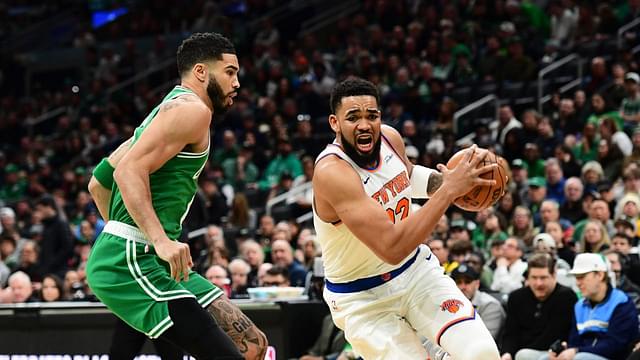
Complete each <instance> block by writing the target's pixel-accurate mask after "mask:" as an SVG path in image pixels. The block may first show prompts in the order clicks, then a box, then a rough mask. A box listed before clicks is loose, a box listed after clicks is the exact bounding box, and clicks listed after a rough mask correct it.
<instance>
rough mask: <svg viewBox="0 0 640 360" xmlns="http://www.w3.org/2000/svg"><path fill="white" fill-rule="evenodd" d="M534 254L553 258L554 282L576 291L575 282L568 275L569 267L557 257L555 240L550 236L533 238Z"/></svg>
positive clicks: (542, 234) (544, 235) (541, 234)
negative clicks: (554, 264) (547, 255)
mask: <svg viewBox="0 0 640 360" xmlns="http://www.w3.org/2000/svg"><path fill="white" fill-rule="evenodd" d="M533 244H534V248H533V251H534V253H543V254H549V256H551V257H552V258H553V261H554V262H555V263H556V269H555V273H556V280H557V281H558V283H559V284H560V285H564V286H566V287H568V288H571V289H573V290H577V289H578V288H577V287H576V283H575V280H574V279H573V277H572V276H570V275H569V271H571V265H569V263H568V262H566V261H565V260H564V259H562V258H560V257H558V250H557V245H556V240H555V239H554V238H553V237H552V236H551V234H547V233H540V234H538V235H536V237H535V238H533Z"/></svg>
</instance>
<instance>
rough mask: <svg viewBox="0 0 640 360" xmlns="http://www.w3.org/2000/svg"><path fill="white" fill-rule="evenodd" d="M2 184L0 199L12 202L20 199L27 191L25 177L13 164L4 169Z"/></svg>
mask: <svg viewBox="0 0 640 360" xmlns="http://www.w3.org/2000/svg"><path fill="white" fill-rule="evenodd" d="M4 174H5V175H4V184H3V185H2V187H0V201H4V202H5V203H13V202H15V201H18V200H20V199H22V198H23V197H24V196H25V195H26V193H27V179H26V178H25V177H24V176H23V175H22V174H21V173H20V169H19V168H18V166H16V165H15V164H9V165H7V167H6V168H5V169H4Z"/></svg>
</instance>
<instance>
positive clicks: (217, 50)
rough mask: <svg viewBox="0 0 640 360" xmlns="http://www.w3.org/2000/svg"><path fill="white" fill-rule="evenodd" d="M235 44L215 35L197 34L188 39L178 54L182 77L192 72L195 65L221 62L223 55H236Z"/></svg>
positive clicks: (212, 33)
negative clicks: (215, 61)
mask: <svg viewBox="0 0 640 360" xmlns="http://www.w3.org/2000/svg"><path fill="white" fill-rule="evenodd" d="M235 53H236V49H235V47H234V46H233V43H231V41H229V39H227V38H226V37H224V36H222V35H220V34H218V33H214V32H208V33H195V34H192V35H191V36H189V37H188V38H186V39H185V40H184V41H183V42H182V44H180V47H178V52H177V54H176V62H177V63H178V73H179V74H180V76H182V75H183V74H185V73H187V72H188V71H190V70H191V68H192V67H193V65H195V64H197V63H199V62H203V61H208V60H221V59H222V54H235Z"/></svg>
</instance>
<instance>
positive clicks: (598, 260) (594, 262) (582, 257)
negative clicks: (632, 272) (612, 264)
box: [570, 253, 608, 275]
mask: <svg viewBox="0 0 640 360" xmlns="http://www.w3.org/2000/svg"><path fill="white" fill-rule="evenodd" d="M592 271H604V272H606V271H608V267H607V262H606V260H605V259H604V257H603V256H602V255H600V254H592V253H584V254H578V255H577V256H576V258H575V260H574V261H573V269H571V271H570V273H571V274H574V275H580V274H586V273H589V272H592Z"/></svg>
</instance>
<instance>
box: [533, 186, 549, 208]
mask: <svg viewBox="0 0 640 360" xmlns="http://www.w3.org/2000/svg"><path fill="white" fill-rule="evenodd" d="M546 197H547V188H546V186H531V185H530V186H529V199H530V200H531V202H532V203H534V204H539V203H540V202H541V201H542V200H544V199H545V198H546Z"/></svg>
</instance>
